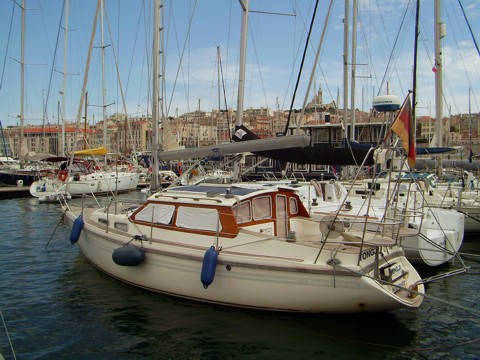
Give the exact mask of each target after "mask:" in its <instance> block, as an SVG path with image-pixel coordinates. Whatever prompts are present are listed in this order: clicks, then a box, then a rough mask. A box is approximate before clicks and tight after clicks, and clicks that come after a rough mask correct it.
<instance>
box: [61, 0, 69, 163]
mask: <svg viewBox="0 0 480 360" xmlns="http://www.w3.org/2000/svg"><path fill="white" fill-rule="evenodd" d="M69 2H70V0H65V29H64V35H63V88H62V136H61V140H60V155H65V110H66V109H65V107H66V100H65V93H66V92H67V49H68V48H67V44H68V5H69Z"/></svg>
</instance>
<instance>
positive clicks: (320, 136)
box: [312, 128, 330, 143]
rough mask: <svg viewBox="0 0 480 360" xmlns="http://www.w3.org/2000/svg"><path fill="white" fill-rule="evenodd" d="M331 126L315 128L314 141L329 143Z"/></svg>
mask: <svg viewBox="0 0 480 360" xmlns="http://www.w3.org/2000/svg"><path fill="white" fill-rule="evenodd" d="M328 131H329V128H326V129H315V130H313V133H312V138H313V143H329V142H330V139H329V134H328Z"/></svg>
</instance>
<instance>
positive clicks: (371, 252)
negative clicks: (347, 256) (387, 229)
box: [360, 249, 375, 260]
mask: <svg viewBox="0 0 480 360" xmlns="http://www.w3.org/2000/svg"><path fill="white" fill-rule="evenodd" d="M373 255H375V249H368V250H365V251H362V254H361V255H360V256H361V258H362V260H365V259H368V258H369V257H370V256H373Z"/></svg>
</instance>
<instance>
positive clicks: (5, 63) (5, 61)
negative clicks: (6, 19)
mask: <svg viewBox="0 0 480 360" xmlns="http://www.w3.org/2000/svg"><path fill="white" fill-rule="evenodd" d="M12 5H13V6H12V17H11V19H10V27H9V29H8V40H7V48H6V49H5V57H4V59H3V69H2V79H1V80H0V90H2V86H3V76H4V75H5V68H6V65H7V54H8V47H9V45H10V35H12V25H13V16H14V14H15V2H13V4H12Z"/></svg>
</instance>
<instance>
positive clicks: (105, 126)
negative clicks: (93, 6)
mask: <svg viewBox="0 0 480 360" xmlns="http://www.w3.org/2000/svg"><path fill="white" fill-rule="evenodd" d="M100 2H101V5H100V24H101V28H102V116H103V146H105V147H107V115H106V114H107V111H106V110H107V109H106V105H105V104H106V100H105V91H106V90H105V37H104V30H103V16H104V15H103V10H104V6H105V5H104V3H103V0H100ZM85 120H86V119H85ZM85 135H86V134H85Z"/></svg>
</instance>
